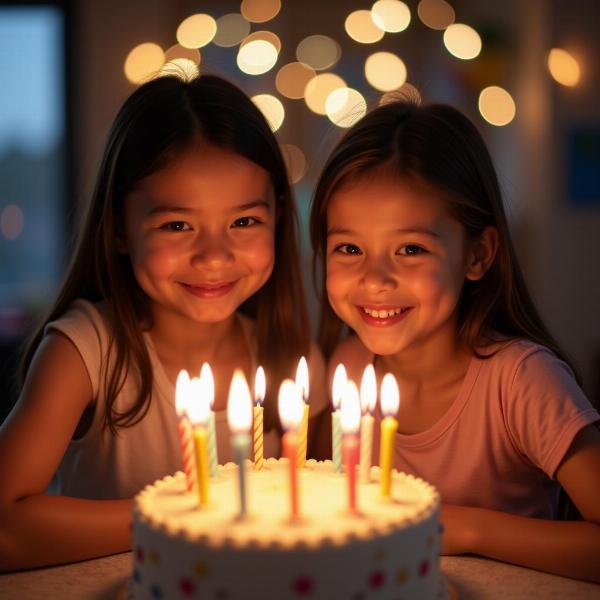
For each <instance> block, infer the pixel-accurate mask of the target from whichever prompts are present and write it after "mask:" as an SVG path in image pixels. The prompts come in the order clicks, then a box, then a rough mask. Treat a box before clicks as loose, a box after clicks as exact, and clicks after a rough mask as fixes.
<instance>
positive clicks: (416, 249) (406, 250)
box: [398, 244, 426, 256]
mask: <svg viewBox="0 0 600 600" xmlns="http://www.w3.org/2000/svg"><path fill="white" fill-rule="evenodd" d="M424 252H426V250H425V248H422V247H421V246H417V245H416V244H407V245H406V246H402V248H400V250H398V254H402V255H404V256H415V255H417V254H423V253H424Z"/></svg>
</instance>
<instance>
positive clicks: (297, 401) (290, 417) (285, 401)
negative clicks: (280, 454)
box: [278, 379, 304, 430]
mask: <svg viewBox="0 0 600 600" xmlns="http://www.w3.org/2000/svg"><path fill="white" fill-rule="evenodd" d="M278 405H279V418H280V419H281V424H282V425H283V427H284V429H286V430H288V429H294V430H295V429H298V426H299V425H300V421H302V415H303V413H304V403H303V402H302V398H301V397H300V393H299V391H298V387H297V386H296V383H295V382H294V381H292V380H291V379H284V380H283V381H282V382H281V385H280V386H279V398H278Z"/></svg>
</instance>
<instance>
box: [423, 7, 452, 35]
mask: <svg viewBox="0 0 600 600" xmlns="http://www.w3.org/2000/svg"><path fill="white" fill-rule="evenodd" d="M417 14H418V15H419V19H421V21H422V22H423V23H424V24H425V25H427V27H430V28H431V29H446V27H449V26H450V25H452V23H454V18H455V16H454V9H453V8H452V6H451V5H450V4H448V2H446V1H445V0H421V2H419V5H418V6H417Z"/></svg>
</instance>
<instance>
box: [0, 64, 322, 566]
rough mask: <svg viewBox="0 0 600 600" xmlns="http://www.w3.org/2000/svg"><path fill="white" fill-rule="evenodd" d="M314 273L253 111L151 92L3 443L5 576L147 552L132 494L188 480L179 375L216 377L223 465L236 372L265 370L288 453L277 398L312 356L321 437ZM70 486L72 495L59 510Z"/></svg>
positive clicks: (187, 91)
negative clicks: (205, 370)
mask: <svg viewBox="0 0 600 600" xmlns="http://www.w3.org/2000/svg"><path fill="white" fill-rule="evenodd" d="M298 264H299V263H298V253H297V249H296V216H295V208H294V201H293V198H292V193H291V190H290V187H289V184H288V179H287V173H286V169H285V165H284V162H283V158H282V155H281V152H280V150H279V146H278V144H277V141H276V140H275V137H274V136H273V134H272V132H271V130H270V129H269V126H268V124H267V122H266V120H265V119H264V117H263V116H262V114H261V113H260V112H259V111H258V109H257V108H256V107H255V106H254V104H253V103H252V102H251V101H250V100H249V98H248V97H247V96H245V95H244V94H243V93H242V92H241V91H240V90H239V89H238V88H236V87H235V86H233V85H231V84H229V83H227V82H226V81H224V80H222V79H220V78H218V77H214V76H204V75H203V76H200V77H198V78H196V79H194V80H191V81H183V80H181V79H180V78H177V77H163V78H159V79H156V80H154V81H151V82H149V83H147V84H145V85H143V86H141V87H140V88H138V89H137V90H136V91H135V92H134V93H133V94H132V95H131V96H130V98H129V99H128V100H127V101H126V102H125V104H124V105H123V107H122V108H121V110H120V111H119V114H118V115H117V117H116V120H115V122H114V124H113V127H112V129H111V132H110V136H109V139H108V143H107V147H106V151H105V154H104V158H103V161H102V164H101V167H100V171H99V175H98V179H97V183H96V188H95V192H94V194H93V197H92V201H91V204H90V206H89V210H88V213H87V218H86V220H85V223H84V226H83V229H82V232H81V235H80V238H79V242H78V245H77V247H76V249H75V252H74V255H73V259H72V262H71V265H70V267H69V270H68V272H67V275H66V279H65V282H64V284H63V286H62V289H61V290H60V293H59V295H58V299H57V300H56V302H55V304H54V306H53V308H52V309H51V311H50V314H49V316H48V317H47V318H46V319H45V321H44V323H43V325H42V327H41V328H40V329H39V330H38V331H37V332H36V333H35V335H34V337H33V339H32V341H31V343H30V345H29V347H28V349H27V351H26V353H25V355H24V360H23V378H24V384H23V390H22V393H21V396H20V398H19V401H18V403H17V406H16V407H15V409H14V410H13V412H12V413H11V414H10V416H9V418H8V419H7V421H6V423H5V424H4V426H3V427H2V429H1V430H0V456H1V457H2V460H1V461H0V480H1V481H2V486H1V488H0V489H1V492H0V568H1V569H4V570H6V569H19V568H24V567H34V566H38V565H44V564H53V563H63V562H70V561H75V560H81V559H85V558H91V557H95V556H101V555H105V554H111V553H115V552H120V551H124V550H127V549H128V548H129V547H130V532H129V524H130V520H131V498H132V496H133V495H134V494H136V493H137V492H138V491H139V490H140V489H141V488H143V487H144V486H145V485H146V484H149V483H152V482H154V481H155V480H156V479H159V478H162V477H164V476H165V475H167V474H170V473H173V472H175V471H176V470H179V469H181V468H182V461H181V453H180V449H179V440H178V433H177V420H176V411H175V398H174V396H175V390H174V384H175V381H176V377H177V374H178V372H179V370H180V369H184V368H185V369H187V370H188V371H189V372H191V373H195V374H199V370H200V367H201V365H202V364H203V363H204V362H208V363H210V364H211V365H212V367H213V371H214V374H215V382H216V400H215V405H214V409H215V413H216V428H217V439H218V442H219V443H218V446H219V458H220V460H221V462H226V461H228V460H230V451H229V446H228V439H229V436H228V428H227V420H226V410H225V409H226V403H227V392H228V388H229V382H230V379H231V375H232V373H233V371H234V369H235V368H242V369H243V370H244V372H245V374H246V377H247V379H248V380H249V381H251V380H252V379H253V377H254V373H255V372H256V367H257V365H259V364H260V365H262V366H263V367H264V368H265V371H266V374H267V381H268V391H267V397H266V400H265V428H266V433H265V454H266V456H272V455H278V454H279V437H280V436H279V428H278V421H277V417H276V398H275V396H276V394H275V392H276V390H277V389H278V387H279V382H280V381H281V380H282V379H283V378H284V377H289V376H293V374H294V372H295V369H296V365H297V362H298V359H299V358H300V356H301V355H308V357H309V358H308V360H309V365H310V367H311V377H312V379H313V381H312V382H311V383H312V385H311V404H312V410H311V417H313V423H311V425H310V426H309V431H312V432H316V427H315V421H316V420H318V418H319V413H321V414H323V413H322V409H323V408H324V404H325V402H326V399H325V394H324V393H323V389H324V386H323V383H322V381H321V380H322V379H323V378H324V365H323V363H322V359H321V358H320V355H319V353H318V351H316V350H315V349H314V348H312V349H311V346H310V341H309V339H308V337H307V333H306V332H307V327H306V315H305V310H304V304H303V295H302V288H301V279H300V274H299V266H298ZM284 340H285V343H283V341H284ZM309 445H310V441H309ZM309 451H310V448H309ZM55 472H57V475H58V484H59V495H57V496H50V495H45V490H46V488H47V487H48V484H49V482H50V481H51V479H52V477H53V475H54V474H55Z"/></svg>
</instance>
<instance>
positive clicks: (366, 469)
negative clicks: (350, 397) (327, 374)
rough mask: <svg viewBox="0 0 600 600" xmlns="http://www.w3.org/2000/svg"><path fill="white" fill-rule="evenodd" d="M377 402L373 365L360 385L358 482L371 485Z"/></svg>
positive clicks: (366, 370)
mask: <svg viewBox="0 0 600 600" xmlns="http://www.w3.org/2000/svg"><path fill="white" fill-rule="evenodd" d="M376 402H377V378H376V377H375V369H374V367H373V365H367V367H366V368H365V370H364V373H363V376H362V381H361V383H360V406H361V410H362V415H363V416H362V419H361V421H360V467H359V476H358V480H359V482H360V483H369V479H370V473H371V459H372V454H373V422H374V419H373V415H372V412H373V409H374V408H375V404H376Z"/></svg>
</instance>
